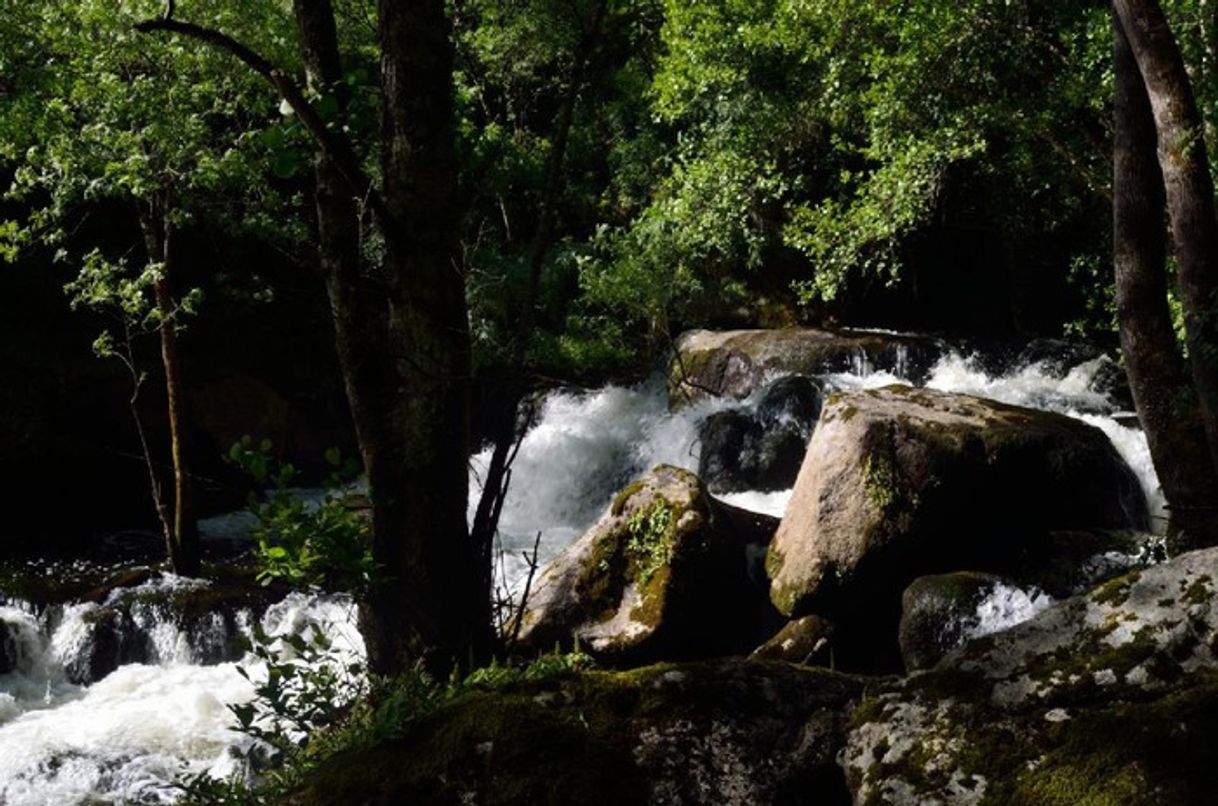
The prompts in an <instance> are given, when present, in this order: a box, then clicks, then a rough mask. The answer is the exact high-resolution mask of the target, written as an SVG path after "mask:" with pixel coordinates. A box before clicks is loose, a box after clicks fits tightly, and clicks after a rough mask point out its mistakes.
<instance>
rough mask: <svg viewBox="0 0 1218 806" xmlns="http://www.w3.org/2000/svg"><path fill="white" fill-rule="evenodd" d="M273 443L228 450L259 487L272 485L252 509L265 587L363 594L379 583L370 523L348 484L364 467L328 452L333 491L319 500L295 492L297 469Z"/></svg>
mask: <svg viewBox="0 0 1218 806" xmlns="http://www.w3.org/2000/svg"><path fill="white" fill-rule="evenodd" d="M272 447H273V446H272V445H271V442H270V440H263V441H262V442H260V443H258V444H256V445H255V444H254V442H253V440H252V439H250V438H249V437H245V438H243V439H242V440H241V441H240V442H238V443H236V444H235V445H233V446H232V448H231V449H230V450H229V452H228V457H227V459H228V461H229V462H230V463H232V464H234V465H236V466H237V467H239V468H241V469H242V470H243V471H244V472H245V473H246V475H248V476H249V477H250V478H251V479H253V480H254V482H255V483H257V484H259V485H262V486H267V487H268V488H269V489H268V490H267V491H266V492H265V493H264V494H261V495H259V494H257V493H255V494H254V495H253V496H251V500H250V505H249V511H250V512H251V513H252V514H253V515H254V517H255V518H257V520H258V525H257V527H256V528H255V529H254V531H253V537H254V539H255V540H256V541H257V548H256V549H255V555H256V557H257V559H258V562H259V564H260V566H261V570H259V572H258V579H259V580H261V581H262V582H263V583H266V584H269V583H271V582H282V583H285V584H288V585H290V586H292V587H296V588H307V587H314V586H315V587H320V588H325V589H327V590H341V591H349V592H352V593H361V592H363V591H366V590H368V589H369V587H370V586H371V585H372V584H373V582H374V577H375V571H376V564H375V563H374V562H373V559H372V548H371V540H370V535H369V520H368V518H367V517H366V516H365V515H363V514H361V513H360V512H359V511H358V510H357V509H355V508H353V506H352V503H353V499H354V496H352V495H351V494H350V493H349V492H346V491H345V486H346V485H347V484H349V482H350V480H351V479H352V478H354V476H355V475H356V474H357V473H358V470H359V466H358V464H356V463H355V462H354V461H353V460H350V459H346V460H344V459H343V457H342V456H341V455H340V454H339V452H338V451H337V450H333V449H332V450H329V451H327V452H326V456H325V458H326V461H327V462H328V463H329V464H330V466H331V467H332V468H333V472H332V473H331V476H330V478H329V479H328V481H327V486H328V487H330V490H329V491H328V492H327V493H326V494H325V495H324V497H323V498H322V499H321V501H319V502H310V501H306V500H304V499H302V498H301V497H300V495H298V494H297V493H295V492H293V485H294V483H295V482H296V480H297V478H298V473H297V471H296V468H295V467H294V466H293V465H291V464H288V463H283V462H279V461H277V460H276V459H275V458H274V456H273V455H272V453H271V449H272Z"/></svg>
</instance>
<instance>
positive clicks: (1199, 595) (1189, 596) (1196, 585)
mask: <svg viewBox="0 0 1218 806" xmlns="http://www.w3.org/2000/svg"><path fill="white" fill-rule="evenodd" d="M1212 582H1213V580H1212V579H1211V578H1210V575H1209V574H1206V575H1204V576H1200V577H1197V578H1196V579H1195V580H1193V584H1191V585H1189V586H1188V589H1187V590H1186V591H1184V595H1183V596H1181V597H1180V598H1181V599H1182V600H1183V601H1185V602H1187V603H1188V604H1190V605H1200V604H1205V603H1206V602H1208V601H1209V600H1210V596H1211V595H1212V594H1213V586H1212V584H1211V583H1212Z"/></svg>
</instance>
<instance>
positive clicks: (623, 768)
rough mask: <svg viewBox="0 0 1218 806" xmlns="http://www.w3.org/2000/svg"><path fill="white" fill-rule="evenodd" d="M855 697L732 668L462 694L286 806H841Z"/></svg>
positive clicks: (360, 751) (804, 678) (846, 685)
mask: <svg viewBox="0 0 1218 806" xmlns="http://www.w3.org/2000/svg"><path fill="white" fill-rule="evenodd" d="M862 690H863V684H862V683H861V682H860V681H858V680H855V679H852V678H849V677H845V676H843V675H837V674H834V673H831V672H828V671H824V670H816V669H808V668H803V667H797V666H792V665H789V664H781V663H760V662H754V661H745V660H731V661H716V662H704V663H696V664H687V665H661V666H652V667H647V668H643V669H638V670H634V671H629V672H585V673H581V674H575V675H568V676H563V677H559V678H556V679H551V680H546V681H541V682H532V683H518V684H513V685H510V686H507V687H505V688H501V689H496V690H482V691H472V692H469V693H467V694H465V695H463V696H462V697H460V698H459V699H458V700H457V701H455V702H453V703H451V704H449V705H447V706H445V707H443V708H441V709H440V710H439V711H438V712H436V713H434V714H431V715H430V716H428V717H425V718H423V719H421V720H419V721H418V722H417V723H415V724H413V725H411V726H410V727H409V728H408V729H406V731H405V732H404V734H403V735H402V736H401V737H400V738H395V739H392V740H389V741H375V740H374V741H372V742H370V743H369V744H368V745H366V746H358V747H355V748H352V749H350V750H347V751H344V752H341V753H339V754H337V755H336V756H334V757H332V758H330V759H328V760H327V761H325V762H324V763H322V764H321V765H320V766H319V767H318V768H317V769H315V770H313V771H312V772H310V773H309V774H308V776H307V778H306V780H305V782H304V783H303V785H302V786H301V787H300V788H299V789H298V790H297V792H296V793H295V794H294V795H293V796H292V797H290V798H288V802H289V803H293V804H298V805H299V806H320V805H321V804H344V806H345V805H346V804H352V803H381V804H391V803H393V804H396V803H419V804H422V803H428V804H449V803H452V804H456V803H477V804H481V805H482V806H494V805H495V804H504V805H505V806H507V804H512V805H513V806H514V805H515V804H522V803H523V804H538V805H539V806H540V805H541V804H555V806H558V804H570V803H580V804H607V805H608V804H613V806H617V805H618V804H628V803H672V804H677V803H686V804H698V803H723V804H750V805H751V804H767V803H784V804H816V806H822V805H827V806H836V805H838V804H841V805H842V806H844V804H848V803H849V802H850V799H849V794H848V793H847V791H846V788H845V782H844V779H843V776H842V771H841V769H840V768H839V767H838V766H837V764H836V763H835V758H836V755H837V753H838V751H839V750H840V749H841V747H842V743H843V739H844V734H845V728H846V719H845V714H846V713H847V712H848V711H849V710H850V707H851V705H852V704H853V703H854V702H856V701H857V700H858V699H859V697H860V696H861V693H862Z"/></svg>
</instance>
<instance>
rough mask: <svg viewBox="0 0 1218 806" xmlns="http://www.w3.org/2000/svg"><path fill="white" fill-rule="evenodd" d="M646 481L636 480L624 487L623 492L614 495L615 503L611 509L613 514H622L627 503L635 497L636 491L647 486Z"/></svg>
mask: <svg viewBox="0 0 1218 806" xmlns="http://www.w3.org/2000/svg"><path fill="white" fill-rule="evenodd" d="M646 486H647V484H646V482H644V481H634V482H631V483H630V484H627V485H626V486H625V487H623V488H622V490H621V492H619V493H618V494H617V495H615V496H614V497H613V504H612V505H610V507H609V511H610V512H611V513H613V515H615V516H617V515H621V514H622V513H623V512H624V511H625V510H626V504H627V503H628V502H629V501H630V499H631V498H633V497H634V495H635V493H637V492H639V491H640V490H642V489H643V488H644V487H646Z"/></svg>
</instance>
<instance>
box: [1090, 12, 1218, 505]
mask: <svg viewBox="0 0 1218 806" xmlns="http://www.w3.org/2000/svg"><path fill="white" fill-rule="evenodd" d="M1113 7H1114V8H1115V9H1116V13H1117V16H1118V19H1119V21H1120V25H1121V28H1122V30H1123V31H1124V32H1125V36H1126V37H1127V38H1128V41H1129V44H1130V48H1131V50H1132V52H1133V55H1134V58H1135V60H1136V61H1137V65H1138V68H1139V71H1140V72H1141V74H1142V80H1143V82H1144V83H1145V86H1146V92H1147V95H1148V97H1149V99H1150V105H1151V109H1152V110H1153V113H1154V119H1155V129H1156V131H1157V133H1158V153H1159V166H1160V169H1161V170H1162V172H1163V181H1164V186H1165V188H1166V191H1167V208H1168V212H1169V213H1170V216H1171V228H1172V242H1173V244H1174V246H1175V255H1176V262H1177V264H1178V266H1179V269H1178V277H1177V279H1178V285H1179V288H1180V295H1181V301H1182V303H1183V306H1184V314H1185V325H1186V327H1187V329H1188V350H1189V364H1190V366H1191V369H1192V378H1193V386H1194V388H1195V389H1196V393H1197V404H1198V410H1199V412H1200V415H1201V420H1202V422H1203V423H1204V426H1205V433H1206V438H1207V442H1208V447H1209V452H1210V461H1211V465H1212V467H1213V468H1218V216H1216V214H1215V208H1214V186H1213V182H1212V180H1211V179H1210V172H1209V159H1208V156H1207V154H1206V147H1205V136H1204V127H1203V125H1202V122H1201V116H1200V114H1199V113H1198V111H1197V103H1196V99H1195V97H1194V96H1193V89H1192V84H1191V83H1190V82H1189V78H1188V72H1187V71H1186V70H1185V67H1184V60H1183V59H1182V58H1181V56H1180V50H1179V48H1178V47H1177V45H1176V41H1175V38H1174V37H1173V36H1172V32H1171V29H1170V28H1169V27H1168V24H1167V19H1166V17H1164V15H1163V10H1162V9H1161V8H1160V7H1159V4H1158V3H1157V2H1155V0H1114V3H1113ZM1209 506H1215V503H1214V502H1211V503H1210V504H1209Z"/></svg>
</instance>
